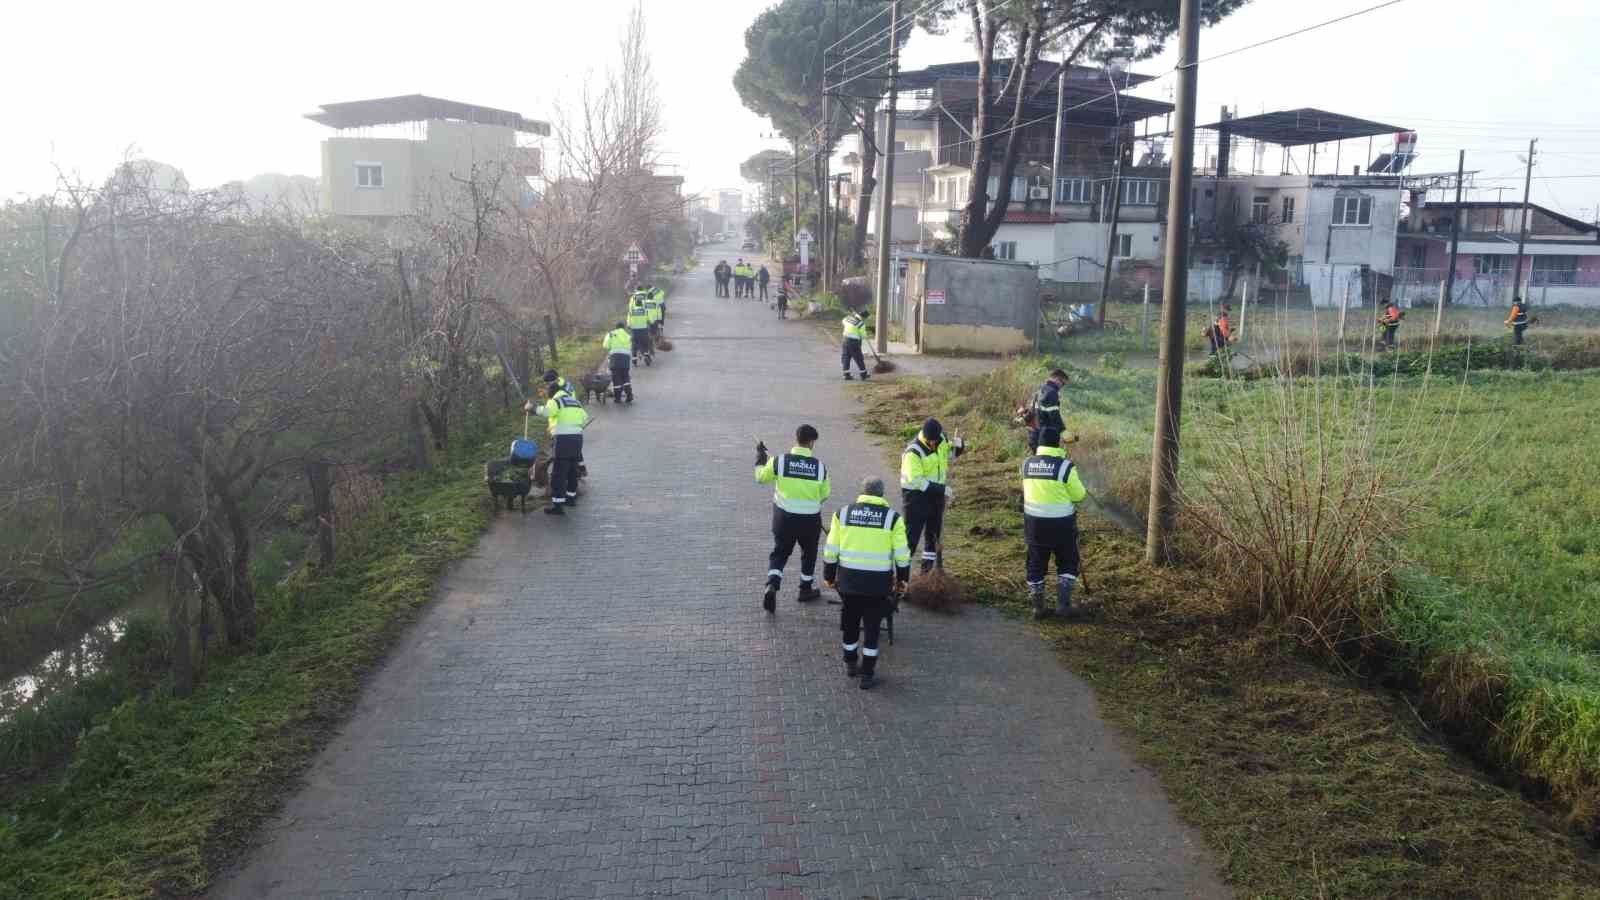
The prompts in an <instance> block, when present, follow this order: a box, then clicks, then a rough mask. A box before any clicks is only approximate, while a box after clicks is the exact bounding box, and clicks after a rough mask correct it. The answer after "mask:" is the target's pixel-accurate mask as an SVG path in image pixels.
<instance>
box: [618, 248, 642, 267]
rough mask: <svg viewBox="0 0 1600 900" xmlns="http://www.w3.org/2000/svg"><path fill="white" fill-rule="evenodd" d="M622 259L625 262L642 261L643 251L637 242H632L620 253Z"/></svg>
mask: <svg viewBox="0 0 1600 900" xmlns="http://www.w3.org/2000/svg"><path fill="white" fill-rule="evenodd" d="M622 261H623V262H625V263H642V262H644V251H643V250H640V249H639V245H638V244H633V245H631V246H629V247H628V249H627V250H626V251H625V252H624V253H623V254H622Z"/></svg>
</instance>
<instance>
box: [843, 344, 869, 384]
mask: <svg viewBox="0 0 1600 900" xmlns="http://www.w3.org/2000/svg"><path fill="white" fill-rule="evenodd" d="M851 360H855V363H856V368H858V369H860V370H861V374H863V375H865V374H867V360H866V359H865V358H864V357H863V356H862V355H861V342H860V341H858V340H856V339H854V338H845V339H844V343H843V345H842V346H841V347H840V348H839V365H841V366H843V367H844V370H845V371H846V372H849V371H850V361H851Z"/></svg>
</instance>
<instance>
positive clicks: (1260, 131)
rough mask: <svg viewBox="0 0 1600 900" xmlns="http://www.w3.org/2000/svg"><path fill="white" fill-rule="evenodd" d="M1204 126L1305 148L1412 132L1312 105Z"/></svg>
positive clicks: (1202, 126)
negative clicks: (1313, 145) (1309, 145)
mask: <svg viewBox="0 0 1600 900" xmlns="http://www.w3.org/2000/svg"><path fill="white" fill-rule="evenodd" d="M1200 127H1201V128H1205V129H1208V130H1211V131H1226V132H1227V133H1228V134H1230V135H1233V136H1234V137H1245V138H1251V139H1253V140H1258V141H1264V142H1266V143H1268V144H1277V145H1278V146H1280V147H1301V146H1304V145H1306V144H1321V143H1325V142H1328V141H1342V140H1345V139H1347V138H1362V137H1376V136H1378V135H1380V134H1395V133H1397V132H1401V131H1410V130H1411V129H1409V128H1402V127H1400V126H1399V125H1385V124H1384V123H1382V122H1373V121H1371V120H1370V119H1358V118H1356V117H1355V116H1346V115H1342V114H1340V113H1334V112H1328V111H1327V110H1322V109H1314V108H1312V107H1309V106H1307V107H1302V108H1300V109H1286V110H1282V111H1280V112H1269V113H1262V114H1260V115H1256V116H1243V117H1241V118H1238V119H1227V120H1224V121H1221V122H1213V123H1211V124H1210V125H1201V126H1200Z"/></svg>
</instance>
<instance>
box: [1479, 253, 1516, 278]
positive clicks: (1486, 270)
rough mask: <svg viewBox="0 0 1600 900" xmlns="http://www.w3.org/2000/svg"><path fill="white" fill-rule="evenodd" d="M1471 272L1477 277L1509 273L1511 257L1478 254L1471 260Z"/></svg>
mask: <svg viewBox="0 0 1600 900" xmlns="http://www.w3.org/2000/svg"><path fill="white" fill-rule="evenodd" d="M1473 271H1475V272H1477V273H1478V274H1479V275H1504V274H1506V273H1507V272H1510V271H1511V257H1510V256H1509V255H1506V254H1496V255H1493V256H1490V255H1487V254H1479V255H1478V256H1477V257H1476V258H1475V259H1474V260H1473Z"/></svg>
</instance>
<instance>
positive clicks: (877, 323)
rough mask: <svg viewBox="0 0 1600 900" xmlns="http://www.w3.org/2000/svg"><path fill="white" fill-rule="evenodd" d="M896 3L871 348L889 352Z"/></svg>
mask: <svg viewBox="0 0 1600 900" xmlns="http://www.w3.org/2000/svg"><path fill="white" fill-rule="evenodd" d="M899 32H900V0H889V126H888V128H887V131H888V136H887V137H885V138H884V141H883V200H882V202H881V203H879V204H878V296H877V302H876V303H875V305H874V309H873V320H872V331H873V335H872V346H873V347H874V348H876V349H877V351H878V352H879V353H888V352H889V262H890V256H889V241H890V238H891V237H892V236H893V234H894V228H893V225H894V117H895V111H894V107H895V92H896V90H897V89H898V88H899V84H900V42H899V41H898V40H896V38H898V37H899Z"/></svg>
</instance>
